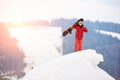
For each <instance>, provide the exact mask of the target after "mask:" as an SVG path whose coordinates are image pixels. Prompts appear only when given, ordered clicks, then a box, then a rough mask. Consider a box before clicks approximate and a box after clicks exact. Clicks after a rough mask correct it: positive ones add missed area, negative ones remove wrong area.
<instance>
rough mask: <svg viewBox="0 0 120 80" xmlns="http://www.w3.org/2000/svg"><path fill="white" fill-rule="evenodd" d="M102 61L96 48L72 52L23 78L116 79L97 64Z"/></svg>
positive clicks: (35, 79) (51, 79)
mask: <svg viewBox="0 0 120 80" xmlns="http://www.w3.org/2000/svg"><path fill="white" fill-rule="evenodd" d="M100 61H103V57H102V55H100V54H97V53H96V51H94V50H85V51H81V52H76V53H71V54H68V55H65V56H61V57H59V58H57V59H54V60H52V61H48V62H46V63H44V64H42V65H40V66H39V67H38V68H36V69H33V70H32V71H31V72H30V73H28V74H27V75H26V76H25V77H24V79H23V80H114V79H113V78H112V77H110V76H109V75H108V74H107V73H106V72H105V71H103V70H102V69H100V68H99V67H98V66H97V65H98V64H99V62H100Z"/></svg>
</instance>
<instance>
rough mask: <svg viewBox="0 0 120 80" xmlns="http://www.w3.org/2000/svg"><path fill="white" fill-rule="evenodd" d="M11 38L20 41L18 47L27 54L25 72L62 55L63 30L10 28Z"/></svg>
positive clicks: (31, 27) (40, 27) (36, 27)
mask: <svg viewBox="0 0 120 80" xmlns="http://www.w3.org/2000/svg"><path fill="white" fill-rule="evenodd" d="M9 32H10V35H11V37H15V38H17V40H18V47H20V49H22V50H23V51H24V53H25V56H26V58H25V62H26V63H27V67H26V69H25V72H26V73H27V72H29V71H30V69H31V68H35V67H37V66H39V65H40V64H41V63H44V62H46V61H49V60H52V59H54V58H56V57H59V56H60V55H61V54H62V46H61V45H62V38H61V28H59V27H50V26H45V27H43V26H29V27H26V26H25V27H16V28H9Z"/></svg>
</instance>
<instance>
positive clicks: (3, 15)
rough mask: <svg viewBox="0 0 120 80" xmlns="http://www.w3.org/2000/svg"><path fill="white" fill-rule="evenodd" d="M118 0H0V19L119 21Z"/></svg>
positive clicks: (9, 20)
mask: <svg viewBox="0 0 120 80" xmlns="http://www.w3.org/2000/svg"><path fill="white" fill-rule="evenodd" d="M119 3H120V0H0V21H4V22H21V21H25V20H36V19H42V20H48V21H50V20H52V19H55V18H68V19H71V18H81V17H82V18H84V19H85V20H91V21H96V20H99V21H104V22H107V21H108V22H115V23H120V4H119Z"/></svg>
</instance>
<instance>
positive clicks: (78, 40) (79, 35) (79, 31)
mask: <svg viewBox="0 0 120 80" xmlns="http://www.w3.org/2000/svg"><path fill="white" fill-rule="evenodd" d="M83 21H84V19H83V18H80V19H79V20H78V21H77V22H76V23H75V24H73V25H72V26H71V27H69V28H68V29H67V30H65V31H64V32H63V36H66V35H67V34H68V33H70V34H71V31H72V30H73V29H76V35H75V42H74V52H76V51H81V50H82V39H83V33H84V32H88V29H87V28H86V27H84V25H83Z"/></svg>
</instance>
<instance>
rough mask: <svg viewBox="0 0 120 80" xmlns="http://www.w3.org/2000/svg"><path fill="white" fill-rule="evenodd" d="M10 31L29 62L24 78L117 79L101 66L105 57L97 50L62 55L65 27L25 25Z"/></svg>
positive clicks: (53, 79) (63, 79)
mask: <svg viewBox="0 0 120 80" xmlns="http://www.w3.org/2000/svg"><path fill="white" fill-rule="evenodd" d="M9 31H10V34H11V37H16V38H17V39H18V46H19V47H20V48H21V49H22V50H23V51H24V52H25V55H26V59H25V61H26V62H27V63H28V65H27V67H26V69H25V71H26V75H25V76H24V77H23V78H21V79H20V80H114V79H113V78H112V77H111V76H110V75H108V74H107V73H106V72H105V71H103V70H102V69H100V68H99V67H98V66H97V65H98V64H99V63H100V62H101V61H103V60H104V59H103V56H102V55H100V54H97V53H96V51H95V50H89V49H88V50H84V51H80V52H76V53H70V54H68V55H60V54H62V37H61V28H58V27H36V28H28V27H26V28H25V27H22V28H10V29H9ZM30 68H33V69H30Z"/></svg>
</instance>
